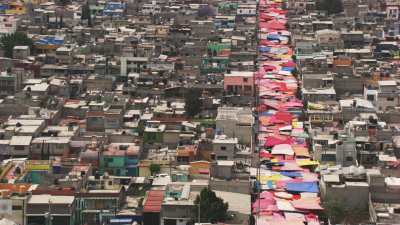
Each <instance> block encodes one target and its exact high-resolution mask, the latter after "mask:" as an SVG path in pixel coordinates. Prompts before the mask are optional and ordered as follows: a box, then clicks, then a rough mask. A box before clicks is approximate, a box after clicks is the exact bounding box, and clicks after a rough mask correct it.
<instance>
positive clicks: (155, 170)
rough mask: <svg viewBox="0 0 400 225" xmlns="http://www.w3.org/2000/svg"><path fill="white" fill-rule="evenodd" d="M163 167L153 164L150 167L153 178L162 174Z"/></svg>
mask: <svg viewBox="0 0 400 225" xmlns="http://www.w3.org/2000/svg"><path fill="white" fill-rule="evenodd" d="M160 171H161V166H160V165H159V164H151V165H150V174H151V175H152V176H153V175H154V174H157V173H160Z"/></svg>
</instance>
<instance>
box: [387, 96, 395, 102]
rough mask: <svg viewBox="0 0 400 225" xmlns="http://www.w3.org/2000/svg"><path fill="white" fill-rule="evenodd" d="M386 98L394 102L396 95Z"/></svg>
mask: <svg viewBox="0 0 400 225" xmlns="http://www.w3.org/2000/svg"><path fill="white" fill-rule="evenodd" d="M386 100H387V101H391V102H392V101H394V97H388V98H386Z"/></svg>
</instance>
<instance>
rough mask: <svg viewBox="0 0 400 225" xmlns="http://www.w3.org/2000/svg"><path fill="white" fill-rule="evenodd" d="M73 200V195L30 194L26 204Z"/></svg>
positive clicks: (63, 202) (68, 202) (56, 202)
mask: <svg viewBox="0 0 400 225" xmlns="http://www.w3.org/2000/svg"><path fill="white" fill-rule="evenodd" d="M74 200H75V197H74V196H60V195H57V196H52V195H49V194H42V195H32V196H31V198H30V199H29V200H28V204H49V203H51V204H72V203H73V202H74Z"/></svg>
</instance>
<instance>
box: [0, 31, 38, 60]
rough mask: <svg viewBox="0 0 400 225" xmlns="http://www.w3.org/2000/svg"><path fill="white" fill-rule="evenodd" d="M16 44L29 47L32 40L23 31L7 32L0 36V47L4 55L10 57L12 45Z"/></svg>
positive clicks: (31, 44)
mask: <svg viewBox="0 0 400 225" xmlns="http://www.w3.org/2000/svg"><path fill="white" fill-rule="evenodd" d="M18 45H24V46H29V48H30V49H31V48H32V46H33V41H32V39H30V38H29V37H28V36H27V35H26V34H25V33H21V32H16V33H13V34H7V35H4V36H2V37H1V38H0V47H1V49H3V51H4V56H5V57H8V58H12V57H13V50H14V47H15V46H18Z"/></svg>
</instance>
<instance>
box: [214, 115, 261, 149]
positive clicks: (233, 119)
mask: <svg viewBox="0 0 400 225" xmlns="http://www.w3.org/2000/svg"><path fill="white" fill-rule="evenodd" d="M253 124H254V117H253V114H252V111H251V109H250V108H245V107H220V108H218V113H217V117H216V129H217V132H221V133H222V134H225V135H226V136H227V137H230V138H237V139H238V141H239V142H241V143H243V144H250V142H251V139H252V126H253Z"/></svg>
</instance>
